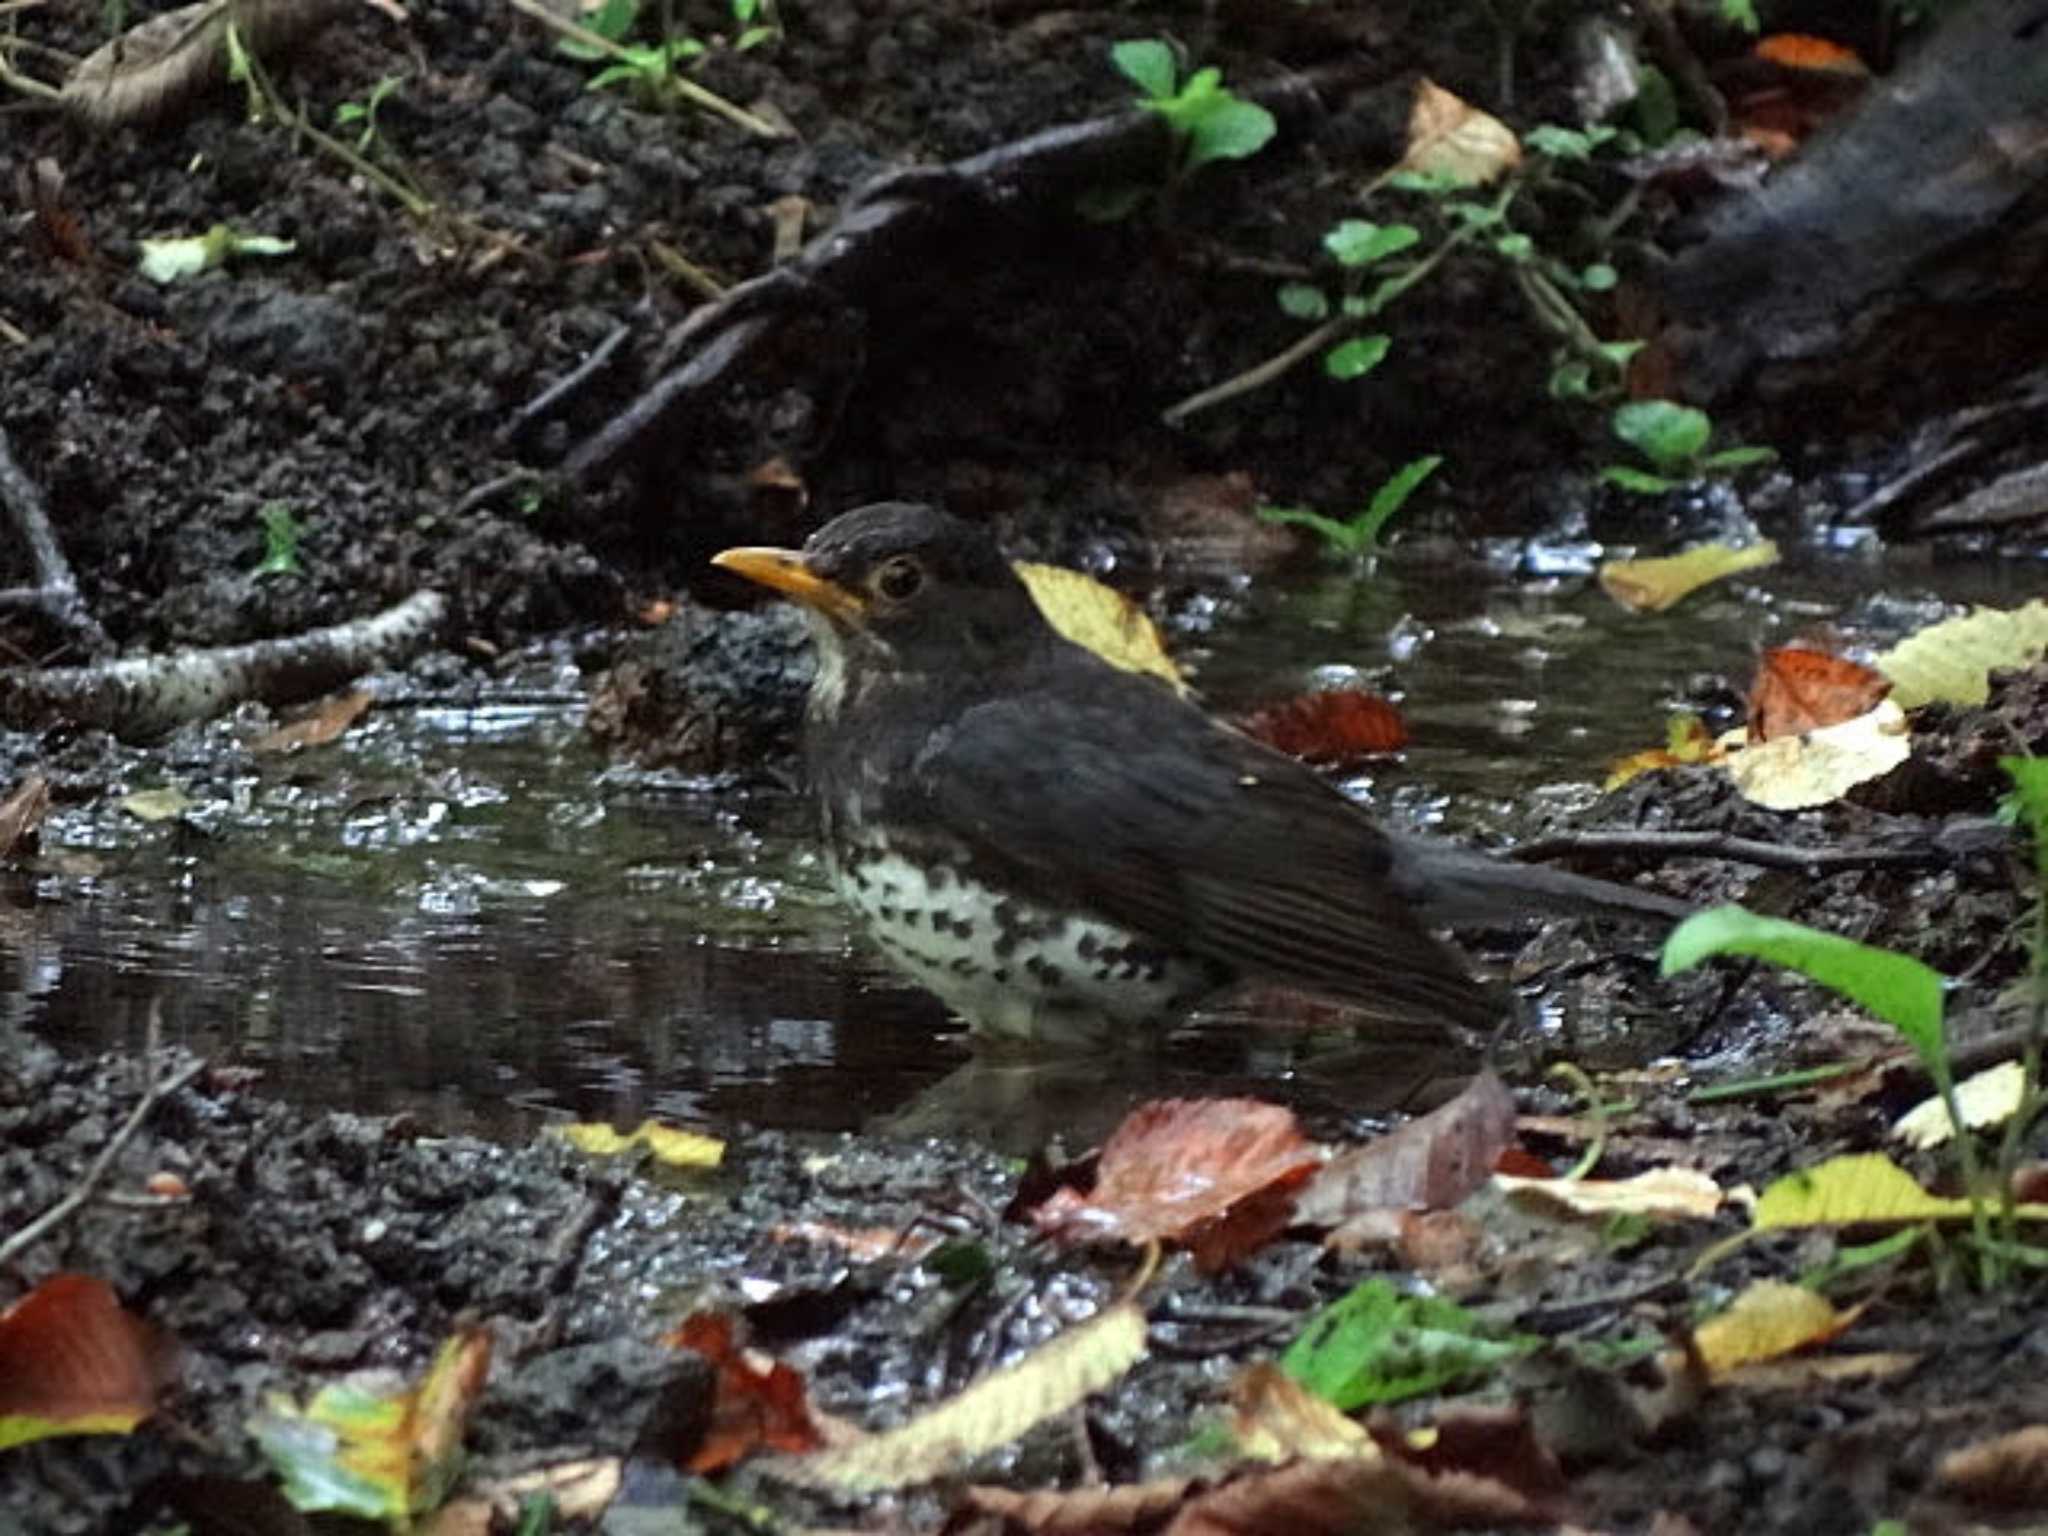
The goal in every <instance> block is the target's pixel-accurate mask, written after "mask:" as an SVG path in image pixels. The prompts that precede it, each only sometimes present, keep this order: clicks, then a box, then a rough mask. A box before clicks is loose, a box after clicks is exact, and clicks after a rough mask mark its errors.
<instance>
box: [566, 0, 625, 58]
mask: <svg viewBox="0 0 2048 1536" xmlns="http://www.w3.org/2000/svg"><path fill="white" fill-rule="evenodd" d="M639 17H640V0H604V4H603V5H601V6H599V7H598V8H597V9H596V10H594V11H592V12H591V13H590V14H589V15H588V16H586V17H584V18H583V28H584V30H585V31H586V32H595V33H596V34H597V35H598V36H599V37H601V38H603V39H604V40H605V41H606V42H608V43H617V42H623V41H624V40H625V37H626V34H627V33H628V32H631V31H632V30H633V23H634V22H635V21H637V20H638V19H639ZM555 52H557V53H559V54H561V55H563V56H564V57H565V58H571V59H580V60H582V61H583V62H584V63H586V64H588V63H594V62H595V61H596V60H598V59H603V58H609V57H610V55H609V54H607V53H606V52H605V51H604V50H603V49H602V48H593V47H592V46H591V45H590V44H589V43H579V42H578V41H577V40H576V39H575V38H573V37H565V38H563V39H562V40H561V41H560V42H558V43H556V44H555Z"/></svg>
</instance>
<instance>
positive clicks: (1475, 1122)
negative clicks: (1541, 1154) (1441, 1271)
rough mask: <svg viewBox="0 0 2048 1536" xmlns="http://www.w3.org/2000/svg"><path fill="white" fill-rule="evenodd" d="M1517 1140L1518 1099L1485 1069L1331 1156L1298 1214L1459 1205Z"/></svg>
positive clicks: (1339, 1218)
mask: <svg viewBox="0 0 2048 1536" xmlns="http://www.w3.org/2000/svg"><path fill="white" fill-rule="evenodd" d="M1514 1139H1515V1101H1514V1099H1513V1098H1512V1097H1510V1096H1509V1094H1508V1091H1507V1089H1506V1088H1504V1087H1503V1086H1501V1081H1500V1079H1499V1078H1498V1077H1496V1076H1494V1075H1493V1073H1491V1072H1482V1073H1480V1074H1479V1075H1478V1076H1477V1077H1475V1078H1474V1079H1473V1080H1472V1083H1471V1086H1469V1087H1468V1088H1466V1089H1465V1091H1464V1092H1463V1093H1460V1094H1459V1095H1458V1096H1457V1097H1456V1098H1455V1099H1452V1100H1451V1101H1450V1103H1448V1104H1445V1105H1442V1106H1441V1107H1439V1108H1437V1109H1433V1110H1431V1111H1430V1112H1429V1113H1428V1114H1426V1115H1424V1116H1422V1117H1421V1118H1420V1119H1419V1120H1411V1121H1409V1122H1408V1124H1406V1125H1404V1126H1402V1127H1401V1128H1400V1129H1399V1130H1397V1131H1391V1132H1389V1133H1388V1134H1387V1135H1385V1136H1382V1137H1379V1138H1378V1139H1377V1140H1374V1141H1369V1142H1366V1143H1365V1144H1364V1145H1363V1146H1358V1147H1351V1148H1349V1149H1347V1150H1345V1151H1343V1152H1340V1153H1338V1154H1337V1156H1335V1157H1333V1158H1331V1159H1330V1160H1329V1161H1328V1162H1327V1163H1325V1164H1324V1165H1323V1167H1322V1169H1321V1170H1320V1171H1319V1172H1318V1173H1317V1174H1316V1176H1315V1178H1314V1179H1313V1180H1312V1181H1311V1182H1310V1184H1309V1187H1308V1188H1307V1189H1306V1190H1304V1191H1303V1192H1302V1194H1301V1198H1300V1199H1299V1200H1298V1201H1297V1202H1296V1219H1297V1220H1298V1221H1300V1222H1302V1223H1304V1224H1306V1225H1310V1226H1329V1227H1334V1226H1338V1225H1340V1224H1341V1223H1343V1222H1345V1221H1348V1220H1350V1219H1351V1218H1352V1217H1355V1216H1358V1215H1360V1214H1361V1213H1363V1212H1366V1211H1376V1210H1386V1209H1390V1208H1391V1209H1395V1210H1440V1209H1443V1208H1444V1207H1447V1206H1453V1205H1456V1204H1457V1203H1458V1202H1459V1201H1461V1200H1463V1199H1464V1198H1465V1197H1466V1196H1467V1195H1469V1194H1471V1193H1472V1191H1473V1190H1475V1189H1477V1188H1478V1187H1479V1186H1480V1185H1481V1184H1483V1183H1485V1182H1486V1180H1487V1178H1488V1176H1489V1175H1491V1174H1492V1172H1493V1166H1494V1164H1495V1163H1496V1162H1497V1161H1499V1159H1500V1155H1501V1153H1502V1152H1503V1151H1505V1150H1506V1149H1507V1148H1508V1147H1509V1146H1510V1145H1512V1144H1513V1142H1514ZM1545 1171H1546V1172H1547V1171H1548V1170H1547V1169H1546V1170H1545Z"/></svg>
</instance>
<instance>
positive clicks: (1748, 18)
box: [1721, 0, 1763, 37]
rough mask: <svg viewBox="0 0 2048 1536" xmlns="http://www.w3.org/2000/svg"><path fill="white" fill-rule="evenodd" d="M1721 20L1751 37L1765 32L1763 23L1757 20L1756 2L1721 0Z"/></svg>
mask: <svg viewBox="0 0 2048 1536" xmlns="http://www.w3.org/2000/svg"><path fill="white" fill-rule="evenodd" d="M1721 19H1722V20H1723V21H1725V22H1728V23H1729V24H1730V25H1732V26H1737V27H1740V28H1741V29H1742V30H1743V31H1745V32H1747V33H1748V34H1749V35H1750V36H1751V37H1755V36H1756V35H1757V33H1758V32H1760V31H1762V30H1763V23H1762V22H1760V21H1759V20H1757V14H1756V0H1721Z"/></svg>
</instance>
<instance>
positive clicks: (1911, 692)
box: [1877, 598, 2048, 709]
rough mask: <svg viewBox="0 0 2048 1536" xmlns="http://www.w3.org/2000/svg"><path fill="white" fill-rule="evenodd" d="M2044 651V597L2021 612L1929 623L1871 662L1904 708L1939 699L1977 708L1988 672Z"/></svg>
mask: <svg viewBox="0 0 2048 1536" xmlns="http://www.w3.org/2000/svg"><path fill="white" fill-rule="evenodd" d="M2044 652H2048V599H2042V598H2036V599H2034V601H2033V602H2031V603H2028V604H2027V605H2026V606H2025V607H2023V608H2015V609H2011V610H2005V609H1998V608H1978V609H1975V610H1973V611H1971V612H1970V613H1967V614H1964V615H1963V616H1962V617H1961V618H1955V619H1944V620H1943V621H1942V622H1941V623H1939V624H1930V625H1928V626H1927V628H1925V629H1923V630H1921V631H1920V632H1919V633H1918V634H1914V635H1908V636H1907V637H1906V638H1905V639H1903V640H1901V641H1900V642H1899V643H1898V644H1897V645H1895V646H1893V647H1892V648H1891V649H1890V650H1888V651H1886V652H1885V653H1884V654H1883V655H1882V656H1880V657H1878V658H1877V670H1878V671H1880V672H1882V673H1883V674H1884V675H1885V676H1886V677H1888V678H1890V679H1891V680H1892V683H1893V685H1894V686H1893V688H1892V697H1893V698H1895V699H1897V700H1898V701H1899V704H1900V707H1902V708H1904V709H1917V708H1919V707H1920V706H1921V705H1922V704H1929V703H1932V702H1934V701H1935V700H1937V699H1939V700H1941V701H1943V702H1945V703H1949V704H1982V703H1983V702H1984V701H1985V700H1986V699H1987V698H1989V697H1990V696H1991V673H1992V672H1993V671H1995V670H1997V669H1998V668H2001V667H2024V666H2029V665H2031V664H2033V663H2034V662H2036V661H2039V660H2040V659H2041V657H2042V654H2043V653H2044Z"/></svg>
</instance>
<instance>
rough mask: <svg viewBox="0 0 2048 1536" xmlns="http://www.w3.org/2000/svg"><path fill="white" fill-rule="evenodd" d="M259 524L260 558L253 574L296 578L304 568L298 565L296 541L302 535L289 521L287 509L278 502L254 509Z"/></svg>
mask: <svg viewBox="0 0 2048 1536" xmlns="http://www.w3.org/2000/svg"><path fill="white" fill-rule="evenodd" d="M256 515H257V517H259V518H261V519H262V521H263V559H262V561H261V562H260V563H258V565H257V567H256V569H255V571H254V573H253V574H255V575H257V576H296V575H298V574H299V573H300V572H301V571H303V570H304V569H305V567H304V566H302V565H300V564H299V539H300V537H301V536H302V535H303V534H304V533H305V529H304V528H302V527H301V526H300V525H299V523H298V521H297V520H296V519H294V518H293V516H292V513H291V508H289V507H287V506H286V505H285V504H284V503H283V502H281V501H269V502H265V503H264V504H263V506H262V507H260V508H259V509H258V510H257V513H256Z"/></svg>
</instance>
